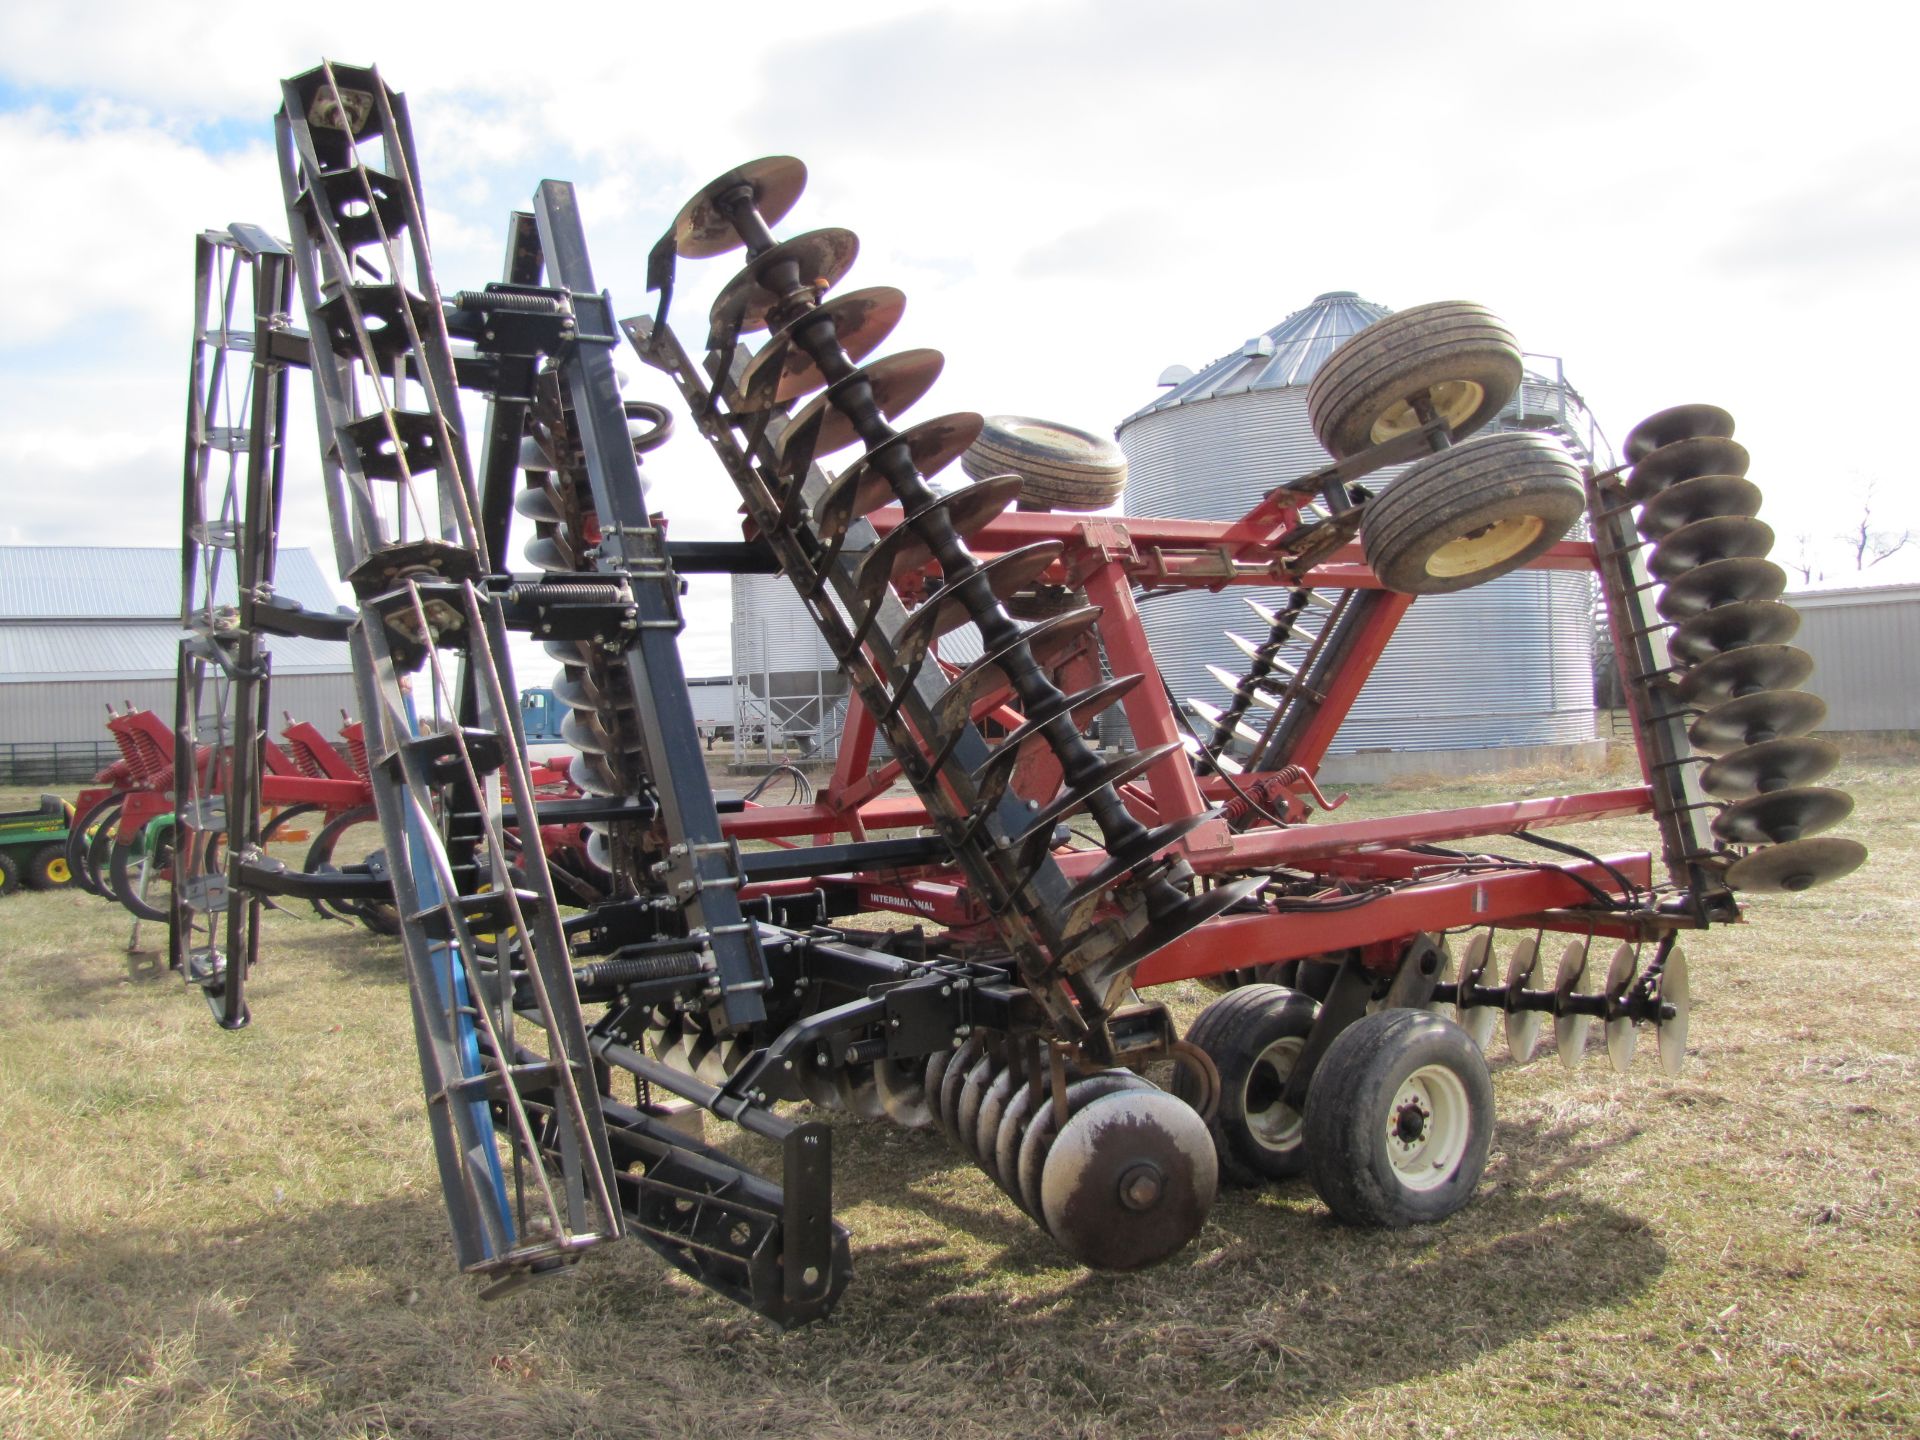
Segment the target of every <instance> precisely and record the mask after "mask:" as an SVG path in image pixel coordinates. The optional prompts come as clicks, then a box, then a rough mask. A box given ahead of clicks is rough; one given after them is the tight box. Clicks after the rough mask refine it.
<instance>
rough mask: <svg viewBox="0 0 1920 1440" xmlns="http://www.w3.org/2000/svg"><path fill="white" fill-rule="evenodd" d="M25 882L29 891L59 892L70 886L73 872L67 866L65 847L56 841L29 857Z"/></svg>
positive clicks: (43, 846)
mask: <svg viewBox="0 0 1920 1440" xmlns="http://www.w3.org/2000/svg"><path fill="white" fill-rule="evenodd" d="M26 881H27V888H28V889H30V890H59V889H61V888H62V887H64V886H67V885H71V884H72V883H73V870H72V868H71V867H70V866H69V865H68V864H67V847H66V846H65V845H62V844H60V843H59V842H57V841H56V842H54V843H53V844H51V845H42V846H41V847H40V848H39V849H38V850H36V851H34V852H33V854H31V855H29V856H28V857H27V873H26Z"/></svg>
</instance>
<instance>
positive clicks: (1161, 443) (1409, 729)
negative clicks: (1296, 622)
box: [1117, 290, 1600, 778]
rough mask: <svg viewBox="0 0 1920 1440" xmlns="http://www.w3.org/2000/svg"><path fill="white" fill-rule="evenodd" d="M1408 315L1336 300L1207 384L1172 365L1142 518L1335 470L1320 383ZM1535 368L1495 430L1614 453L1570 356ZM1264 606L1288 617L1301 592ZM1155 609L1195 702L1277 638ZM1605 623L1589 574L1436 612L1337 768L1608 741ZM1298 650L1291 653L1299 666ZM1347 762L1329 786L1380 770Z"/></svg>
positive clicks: (1174, 609) (1240, 611) (1355, 718)
mask: <svg viewBox="0 0 1920 1440" xmlns="http://www.w3.org/2000/svg"><path fill="white" fill-rule="evenodd" d="M1390 313H1391V312H1390V311H1389V310H1388V309H1387V307H1385V306H1383V305H1377V304H1374V303H1372V302H1371V301H1367V300H1363V299H1361V298H1360V297H1359V296H1358V295H1356V294H1355V293H1354V292H1352V291H1350V290H1336V291H1331V292H1329V293H1327V294H1323V295H1320V296H1317V297H1315V299H1314V300H1313V301H1312V303H1310V304H1309V305H1307V306H1305V307H1304V308H1302V309H1300V310H1296V311H1294V312H1293V313H1292V314H1291V315H1289V316H1287V317H1286V319H1284V320H1283V321H1281V322H1280V323H1279V324H1278V325H1276V326H1274V327H1273V328H1272V329H1270V330H1267V331H1265V332H1264V333H1262V334H1259V335H1256V336H1254V337H1253V338H1252V339H1251V340H1248V341H1247V342H1246V343H1245V344H1243V345H1241V346H1240V347H1239V348H1238V349H1236V350H1234V351H1232V352H1231V353H1229V354H1227V355H1224V356H1222V357H1221V358H1220V359H1218V360H1215V361H1214V362H1213V363H1212V364H1210V365H1208V366H1207V367H1206V368H1205V369H1203V370H1201V371H1199V372H1198V373H1197V374H1195V373H1191V372H1189V371H1187V370H1186V369H1185V368H1184V367H1174V368H1173V369H1171V370H1169V371H1168V372H1167V373H1166V374H1164V375H1163V376H1162V377H1161V383H1162V384H1163V385H1168V386H1170V387H1171V388H1169V389H1168V390H1167V392H1166V393H1165V394H1163V395H1161V396H1159V397H1158V398H1156V399H1154V400H1153V401H1151V402H1149V403H1148V404H1146V405H1144V406H1142V407H1141V408H1140V409H1138V410H1136V411H1135V412H1134V413H1133V414H1131V415H1129V416H1128V417H1127V418H1126V419H1125V420H1123V421H1121V422H1120V425H1119V427H1118V430H1117V435H1118V438H1119V441H1120V444H1121V447H1122V448H1123V449H1124V450H1125V451H1126V453H1127V460H1128V466H1129V478H1128V483H1127V494H1126V509H1127V511H1128V513H1131V514H1141V515H1171V516H1181V517H1187V518H1193V519H1203V520H1220V521H1226V520H1234V519H1237V518H1239V517H1240V516H1241V515H1243V514H1245V513H1246V511H1247V510H1248V509H1249V508H1250V507H1251V506H1252V505H1253V504H1254V503H1255V502H1256V501H1257V500H1258V499H1259V498H1260V497H1261V496H1262V495H1263V494H1264V493H1265V492H1266V491H1267V490H1269V489H1271V488H1272V487H1273V486H1275V485H1277V484H1279V483H1280V482H1281V481H1282V480H1285V479H1289V478H1291V477H1293V476H1297V475H1303V474H1306V473H1308V472H1310V471H1313V470H1316V469H1319V468H1320V467H1321V466H1324V465H1326V464H1327V463H1329V459H1330V457H1329V456H1328V455H1327V453H1326V451H1325V450H1323V449H1322V448H1321V446H1320V443H1319V441H1318V440H1317V439H1316V438H1315V437H1314V434H1313V428H1312V425H1311V423H1310V421H1309V419H1308V416H1307V407H1306V394H1307V385H1308V382H1309V381H1311V380H1312V378H1313V376H1314V375H1315V374H1316V373H1317V372H1318V371H1319V369H1320V367H1321V366H1322V365H1323V364H1324V363H1325V362H1326V360H1327V357H1328V356H1330V355H1331V354H1332V353H1333V352H1334V350H1336V349H1337V348H1338V347H1339V346H1340V345H1341V344H1342V343H1344V342H1345V341H1346V340H1347V339H1348V338H1349V337H1351V336H1352V335H1354V334H1357V333H1358V332H1359V331H1361V330H1363V329H1365V328H1366V327H1367V326H1368V325H1370V324H1372V323H1373V322H1374V321H1376V320H1379V319H1382V318H1384V317H1385V316H1387V315H1388V314H1390ZM1526 363H1527V373H1526V377H1525V380H1524V382H1523V384H1522V387H1521V391H1520V393H1519V394H1518V395H1516V396H1515V397H1514V400H1513V401H1512V402H1511V403H1510V404H1509V406H1508V407H1507V409H1506V410H1505V411H1503V412H1502V413H1501V414H1500V415H1499V416H1498V417H1496V419H1495V420H1494V421H1493V423H1492V424H1491V425H1490V426H1489V428H1490V429H1525V430H1539V431H1545V432H1547V433H1549V434H1552V435H1553V436H1555V438H1557V439H1558V440H1559V441H1560V442H1561V443H1562V444H1564V445H1566V446H1567V448H1568V449H1569V450H1571V451H1572V452H1573V453H1574V454H1575V456H1576V457H1577V458H1580V459H1583V460H1584V459H1586V458H1589V456H1590V455H1591V454H1592V453H1593V450H1594V448H1595V447H1596V446H1597V445H1598V444H1599V443H1600V442H1599V440H1598V437H1597V434H1596V432H1595V430H1594V427H1593V424H1592V421H1591V418H1590V417H1589V416H1588V415H1587V413H1586V410H1585V407H1584V405H1583V404H1582V403H1581V401H1580V398H1579V396H1578V395H1577V394H1575V393H1574V392H1573V391H1572V390H1571V388H1570V387H1569V386H1568V385H1567V383H1566V377H1565V374H1564V371H1563V370H1562V368H1561V366H1560V363H1559V361H1558V360H1557V359H1555V358H1552V357H1545V356H1528V357H1527V362H1526ZM1397 473H1398V471H1395V470H1388V471H1383V472H1380V474H1379V475H1377V476H1374V477H1370V482H1369V483H1371V484H1373V485H1374V486H1376V488H1377V487H1378V485H1379V484H1381V483H1382V482H1384V481H1385V480H1387V479H1388V478H1390V477H1391V476H1393V475H1395V474H1397ZM1255 598H1257V599H1259V600H1261V601H1263V602H1264V603H1267V604H1274V605H1277V604H1281V603H1284V600H1285V595H1284V592H1273V593H1265V592H1263V593H1260V594H1258V595H1257V596H1256V597H1255ZM1141 614H1142V617H1143V619H1144V621H1145V623H1146V627H1147V633H1148V635H1149V637H1150V638H1151V639H1152V641H1153V646H1154V652H1155V655H1156V656H1157V658H1158V659H1159V661H1160V665H1161V668H1162V671H1163V672H1164V673H1165V675H1166V677H1167V681H1168V683H1169V684H1170V685H1171V686H1172V687H1173V690H1174V693H1175V694H1176V695H1177V696H1179V697H1180V698H1181V699H1183V700H1185V699H1188V698H1198V699H1201V700H1205V701H1208V702H1210V703H1213V704H1216V705H1220V704H1224V703H1225V702H1226V699H1227V696H1226V694H1225V692H1224V691H1223V690H1222V688H1221V686H1220V684H1219V682H1218V681H1217V680H1216V679H1215V678H1214V677H1213V676H1211V675H1210V674H1209V673H1208V671H1207V665H1208V663H1209V662H1212V663H1213V664H1215V665H1218V666H1221V667H1223V668H1225V669H1227V670H1229V671H1232V672H1234V673H1236V674H1237V673H1239V672H1240V671H1241V670H1242V669H1244V668H1245V667H1244V661H1243V659H1242V657H1241V655H1240V653H1239V652H1238V651H1237V650H1236V649H1234V648H1233V646H1232V645H1231V644H1230V642H1229V641H1228V640H1227V639H1226V637H1225V635H1224V633H1223V632H1225V631H1228V630H1231V631H1234V632H1236V633H1238V634H1240V635H1242V636H1245V637H1247V638H1249V639H1251V640H1253V641H1254V642H1256V643H1258V641H1259V640H1261V639H1263V638H1264V634H1265V632H1264V629H1263V628H1262V627H1261V626H1260V625H1259V622H1258V621H1257V620H1256V619H1255V618H1254V616H1253V614H1252V612H1251V611H1250V610H1249V609H1248V607H1247V606H1246V604H1245V603H1244V602H1243V600H1242V599H1241V598H1240V595H1239V594H1236V593H1235V592H1233V591H1228V592H1225V593H1222V594H1218V595H1205V594H1198V595H1188V594H1182V595H1176V596H1170V597H1165V598H1161V599H1156V600H1153V601H1151V602H1150V603H1148V604H1146V605H1143V606H1142V610H1141ZM1591 617H1592V600H1591V582H1590V579H1589V577H1588V576H1587V575H1585V574H1584V573H1573V572H1539V571H1536V572H1532V573H1523V574H1515V575H1509V576H1505V577H1503V578H1501V579H1499V580H1495V581H1492V582H1490V583H1488V584H1486V585H1482V586H1478V587H1476V588H1474V589H1471V590H1466V591H1461V592H1458V593H1456V594H1451V595H1443V596H1430V597H1427V598H1425V599H1423V600H1421V601H1419V602H1418V603H1417V604H1415V606H1414V607H1413V609H1412V610H1410V611H1408V613H1407V617H1406V619H1405V620H1403V621H1402V622H1401V624H1400V628H1399V630H1398V632H1397V633H1396V634H1395V636H1394V639H1393V641H1392V643H1391V644H1390V645H1389V646H1388V648H1387V651H1386V653H1385V655H1383V656H1382V657H1381V660H1380V662H1379V664H1378V665H1376V667H1375V668H1374V671H1373V674H1372V677H1371V678H1370V680H1369V682H1368V684H1367V686H1366V688H1365V689H1364V690H1363V691H1362V692H1361V695H1360V698H1359V700H1358V702H1357V703H1356V704H1355V706H1354V709H1353V712H1352V714H1351V715H1350V716H1349V717H1348V719H1347V722H1346V724H1345V725H1343V726H1342V727H1341V729H1340V733H1339V735H1338V736H1337V737H1336V739H1335V740H1334V743H1333V749H1332V755H1333V756H1336V757H1337V756H1342V755H1345V756H1355V755H1358V754H1360V753H1361V752H1391V754H1392V755H1396V756H1397V755H1402V754H1404V755H1405V761H1404V762H1402V761H1399V760H1388V759H1382V760H1379V761H1369V762H1368V767H1371V768H1372V769H1380V770H1382V773H1385V772H1386V771H1388V770H1392V769H1410V768H1413V769H1418V768H1437V769H1451V768H1475V767H1479V766H1485V765H1493V766H1496V767H1498V766H1501V765H1507V764H1516V763H1525V762H1530V761H1533V760H1537V759H1541V758H1544V757H1545V754H1547V753H1553V754H1564V753H1566V752H1567V748H1568V747H1592V746H1594V744H1595V738H1594V737H1595V731H1594V705H1593V665H1592V638H1593V630H1592V618H1591ZM1298 648H1299V647H1296V649H1295V650H1290V651H1286V652H1283V656H1282V658H1283V659H1285V660H1287V661H1289V662H1297V660H1298V659H1299V655H1298V654H1297V653H1296V651H1297V649H1298ZM1257 720H1258V715H1256V723H1257ZM1468 752H1477V753H1473V754H1469V753H1468ZM1443 753H1447V754H1448V758H1447V759H1445V760H1443V759H1442V758H1441V756H1442V754H1443ZM1329 764H1330V770H1329V773H1334V774H1347V775H1351V776H1352V777H1353V778H1367V776H1366V775H1365V774H1364V773H1363V771H1364V770H1365V769H1366V768H1368V767H1363V766H1361V765H1359V764H1358V763H1357V762H1354V761H1347V762H1341V763H1335V762H1333V761H1332V760H1330V762H1329ZM1383 767H1384V768H1383Z"/></svg>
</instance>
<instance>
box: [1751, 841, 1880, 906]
mask: <svg viewBox="0 0 1920 1440" xmlns="http://www.w3.org/2000/svg"><path fill="white" fill-rule="evenodd" d="M1866 863H1867V847H1866V846H1864V845H1862V844H1861V843H1860V842H1859V841H1858V840H1844V839H1841V838H1840V837H1838V836H1835V835H1822V836H1819V837H1818V838H1817V839H1812V840H1789V841H1788V842H1787V843H1786V844H1784V845H1769V846H1768V847H1767V848H1766V849H1764V850H1756V851H1754V852H1753V853H1752V854H1751V855H1747V856H1744V857H1743V858H1741V859H1739V860H1736V861H1734V862H1733V864H1732V866H1731V867H1729V868H1728V870H1727V874H1726V882H1727V884H1728V886H1729V887H1731V888H1732V889H1735V890H1738V891H1741V892H1742V893H1744V894H1748V895H1797V894H1798V893H1799V892H1800V891H1802V890H1811V889H1812V888H1813V887H1814V886H1815V885H1824V884H1826V883H1827V882H1828V881H1829V880H1838V879H1840V877H1841V876H1843V875H1851V874H1852V873H1853V872H1854V871H1855V870H1858V869H1859V868H1860V867H1861V866H1862V865H1864V864H1866Z"/></svg>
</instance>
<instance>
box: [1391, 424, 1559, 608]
mask: <svg viewBox="0 0 1920 1440" xmlns="http://www.w3.org/2000/svg"><path fill="white" fill-rule="evenodd" d="M1586 503H1587V502H1586V494H1585V491H1584V490H1583V489H1582V488H1581V485H1580V471H1579V468H1578V467H1577V466H1576V465H1575V464H1574V463H1573V457H1572V456H1570V455H1568V454H1567V452H1566V451H1565V450H1563V449H1561V448H1560V447H1559V446H1558V445H1556V444H1554V443H1553V442H1552V441H1550V440H1545V439H1542V438H1541V437H1540V436H1538V435H1528V434H1522V433H1510V434H1504V435H1483V436H1481V437H1480V438H1478V439H1476V440H1470V441H1468V442H1467V443H1466V444H1464V445H1456V446H1453V447H1451V448H1450V449H1446V450H1442V451H1441V452H1440V453H1438V454H1437V455H1431V456H1428V457H1427V458H1426V459H1424V460H1421V461H1419V462H1417V463H1416V464H1414V465H1413V466H1412V467H1411V468H1409V469H1408V470H1407V471H1406V473H1405V474H1403V475H1401V476H1400V478H1399V479H1397V480H1395V481H1394V482H1393V484H1391V485H1389V486H1388V487H1387V489H1386V491H1385V493H1383V494H1381V495H1380V496H1378V497H1377V498H1375V499H1374V500H1372V501H1370V502H1369V503H1368V505H1367V511H1366V514H1365V516H1364V517H1363V518H1362V519H1361V522H1360V541H1361V544H1362V546H1363V547H1364V549H1365V551H1366V556H1367V564H1368V565H1369V566H1370V567H1371V568H1372V570H1373V573H1374V574H1375V575H1377V576H1379V577H1380V583H1381V584H1383V585H1385V586H1386V587H1387V589H1389V590H1397V591H1399V592H1400V593H1401V594H1402V595H1444V594H1447V593H1449V592H1451V591H1455V590H1466V589H1469V588H1471V587H1472V586H1475V585H1484V584H1485V583H1486V582H1487V581H1489V580H1496V579H1498V578H1499V577H1500V576H1502V575H1505V574H1508V573H1510V572H1511V571H1514V570H1518V569H1520V568H1521V567H1522V566H1523V565H1525V564H1526V563H1527V562H1528V561H1530V560H1532V559H1534V558H1535V557H1536V556H1539V555H1542V554H1544V553H1545V552H1546V551H1548V550H1550V549H1552V548H1553V546H1555V545H1557V544H1558V543H1559V542H1560V541H1561V540H1562V539H1563V538H1565V536H1566V533H1567V532H1568V531H1569V530H1571V529H1572V528H1573V527H1574V525H1575V524H1576V523H1577V522H1578V521H1579V519H1580V516H1581V515H1582V513H1583V512H1584V511H1585V510H1586ZM1530 520H1531V521H1537V522H1538V524H1539V529H1538V530H1537V532H1535V533H1533V534H1531V535H1529V536H1523V537H1521V536H1517V537H1515V538H1516V539H1517V540H1519V541H1520V543H1518V544H1517V545H1516V547H1515V548H1514V549H1513V550H1511V551H1509V552H1506V553H1494V554H1491V555H1490V556H1489V557H1488V558H1487V560H1486V563H1485V564H1483V565H1481V566H1480V567H1479V568H1477V569H1472V570H1466V571H1463V572H1461V573H1458V574H1447V573H1435V572H1434V571H1433V570H1432V569H1431V568H1430V567H1431V566H1432V564H1433V562H1434V561H1435V559H1436V558H1437V556H1438V554H1439V552H1440V551H1441V550H1442V549H1443V548H1444V547H1445V546H1447V545H1450V544H1453V543H1454V542H1456V541H1459V540H1463V539H1465V538H1467V537H1468V536H1469V535H1471V534H1473V533H1474V532H1476V531H1480V530H1484V529H1486V528H1487V527H1489V526H1492V525H1495V524H1499V523H1501V522H1523V523H1524V522H1526V521H1530Z"/></svg>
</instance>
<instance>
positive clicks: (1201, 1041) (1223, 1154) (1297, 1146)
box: [1173, 985, 1320, 1185]
mask: <svg viewBox="0 0 1920 1440" xmlns="http://www.w3.org/2000/svg"><path fill="white" fill-rule="evenodd" d="M1319 1013H1320V1007H1319V1006H1318V1005H1316V1004H1315V1003H1314V1002H1313V1000H1312V999H1311V998H1309V997H1308V996H1305V995H1302V994H1301V993H1300V992H1299V991H1297V990H1289V989H1287V988H1286V987H1285V986H1283V985H1247V986H1243V987H1242V988H1240V989H1238V990H1235V991H1233V992H1232V993H1231V994H1229V995H1227V996H1225V997H1223V998H1222V999H1219V1000H1216V1001H1214V1002H1213V1004H1211V1005H1209V1006H1208V1007H1207V1008H1206V1009H1205V1010H1203V1011H1201V1012H1200V1018H1199V1019H1197V1020H1195V1021H1194V1022H1193V1027H1192V1028H1191V1029H1190V1030H1188V1032H1187V1040H1188V1042H1189V1043H1191V1044H1193V1045H1197V1046H1199V1047H1200V1049H1202V1050H1204V1051H1206V1052H1207V1056H1208V1058H1210V1059H1211V1060H1212V1061H1213V1065H1214V1068H1215V1069H1216V1070H1218V1071H1219V1072H1220V1099H1219V1103H1218V1104H1217V1105H1216V1106H1215V1107H1214V1112H1213V1118H1212V1119H1211V1120H1210V1121H1209V1122H1208V1124H1207V1128H1208V1129H1209V1130H1211V1131H1212V1132H1213V1143H1214V1148H1215V1149H1217V1150H1218V1151H1219V1152H1220V1173H1221V1175H1222V1176H1223V1177H1224V1178H1225V1179H1227V1180H1229V1181H1231V1182H1232V1183H1234V1184H1237V1185H1257V1184H1259V1183H1261V1182H1262V1181H1265V1180H1284V1179H1287V1178H1289V1177H1291V1176H1294V1175H1298V1174H1300V1173H1301V1172H1302V1171H1304V1170H1305V1169H1306V1153H1305V1150H1304V1149H1303V1147H1302V1143H1301V1142H1302V1139H1303V1136H1304V1134H1305V1122H1304V1120H1303V1119H1302V1117H1301V1115H1300V1112H1299V1111H1297V1110H1295V1109H1294V1108H1293V1107H1292V1106H1291V1105H1288V1104H1287V1103H1286V1102H1285V1101H1284V1100H1283V1099H1282V1096H1283V1095H1284V1094H1285V1092H1286V1088H1287V1080H1288V1077H1289V1076H1291V1075H1292V1073H1293V1066H1294V1062H1295V1061H1297V1060H1298V1059H1299V1058H1300V1052H1301V1050H1302V1049H1303V1048H1304V1047H1305V1045H1306V1042H1307V1034H1308V1032H1309V1031H1311V1030H1312V1029H1313V1022H1314V1019H1315V1017H1316V1016H1318V1014H1319ZM1190 1092H1191V1093H1190ZM1173 1093H1174V1094H1176V1095H1178V1096H1179V1097H1180V1098H1181V1099H1183V1100H1185V1101H1186V1102H1187V1103H1188V1104H1190V1105H1196V1106H1197V1103H1198V1101H1199V1099H1200V1096H1199V1094H1198V1082H1197V1081H1196V1080H1195V1079H1194V1078H1193V1077H1192V1076H1191V1075H1190V1074H1189V1072H1188V1070H1187V1069H1186V1067H1185V1066H1182V1067H1180V1068H1179V1069H1178V1070H1177V1071H1176V1072H1175V1074H1174V1082H1173Z"/></svg>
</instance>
